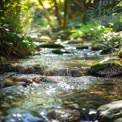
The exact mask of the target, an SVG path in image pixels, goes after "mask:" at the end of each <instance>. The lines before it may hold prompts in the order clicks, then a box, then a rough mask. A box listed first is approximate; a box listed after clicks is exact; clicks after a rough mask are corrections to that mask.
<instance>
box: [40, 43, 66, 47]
mask: <svg viewBox="0 0 122 122" xmlns="http://www.w3.org/2000/svg"><path fill="white" fill-rule="evenodd" d="M40 47H43V48H64V46H63V45H60V44H55V43H49V44H48V43H47V44H42V45H40Z"/></svg>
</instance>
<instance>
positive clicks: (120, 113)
mask: <svg viewBox="0 0 122 122" xmlns="http://www.w3.org/2000/svg"><path fill="white" fill-rule="evenodd" d="M98 120H99V122H122V100H120V101H115V102H111V103H109V104H106V105H102V106H100V107H99V108H98Z"/></svg>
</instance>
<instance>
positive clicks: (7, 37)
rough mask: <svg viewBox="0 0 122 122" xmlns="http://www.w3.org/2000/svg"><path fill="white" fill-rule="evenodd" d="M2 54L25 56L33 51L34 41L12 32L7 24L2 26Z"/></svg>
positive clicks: (0, 44) (0, 37) (0, 27)
mask: <svg viewBox="0 0 122 122" xmlns="http://www.w3.org/2000/svg"><path fill="white" fill-rule="evenodd" d="M0 41H1V43H0V50H1V51H0V55H4V56H10V55H12V56H17V57H24V56H26V55H28V54H30V53H31V52H32V51H33V49H34V48H33V43H32V41H28V40H26V36H22V35H20V34H19V33H15V32H11V31H10V30H9V29H8V28H7V25H1V26H0Z"/></svg>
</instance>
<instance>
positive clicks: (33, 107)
mask: <svg viewBox="0 0 122 122" xmlns="http://www.w3.org/2000/svg"><path fill="white" fill-rule="evenodd" d="M51 50H52V49H50V50H49V49H44V50H42V51H41V52H40V54H38V55H35V56H31V57H29V58H27V59H22V60H19V61H18V62H16V63H17V64H21V65H25V66H26V65H30V66H31V65H41V66H43V67H44V68H47V69H60V68H70V69H71V68H81V67H84V68H87V67H89V66H91V65H93V64H95V63H97V62H98V61H100V60H102V59H103V58H104V57H103V56H100V55H97V54H96V53H95V52H92V53H91V55H90V54H88V55H86V54H85V55H86V56H84V52H83V51H82V50H79V51H77V52H75V53H71V54H62V55H57V54H53V53H52V52H51ZM59 73H60V72H58V73H57V74H55V75H59ZM19 75H20V76H21V75H23V74H19ZM33 75H34V74H33ZM45 75H46V74H45ZM60 75H62V74H60ZM35 76H36V75H35ZM4 77H7V75H6V76H4ZM4 77H3V76H2V77H1V79H2V78H3V79H4ZM27 77H31V74H29V75H27ZM43 77H46V78H47V80H45V81H44V82H40V83H38V84H37V83H32V84H30V85H28V86H25V87H24V86H21V85H19V86H12V87H6V88H3V89H0V121H1V122H2V121H3V122H4V121H5V122H64V121H65V122H68V121H69V122H74V121H75V122H85V121H88V122H90V121H91V122H92V121H95V120H96V121H97V118H96V109H97V108H98V107H99V106H100V105H103V104H106V103H109V102H111V101H115V100H120V99H122V78H102V77H92V76H80V77H71V76H70V75H67V74H66V75H65V76H43ZM53 81H54V82H53ZM55 111H56V112H55ZM91 113H92V114H93V115H94V116H93V117H89V116H90V115H91ZM70 114H71V116H70ZM76 114H77V116H76ZM69 116H70V117H69ZM73 116H74V117H73Z"/></svg>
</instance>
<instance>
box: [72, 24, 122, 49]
mask: <svg viewBox="0 0 122 122" xmlns="http://www.w3.org/2000/svg"><path fill="white" fill-rule="evenodd" d="M70 37H71V38H79V37H80V38H82V39H84V40H85V41H91V42H92V44H93V45H101V46H103V48H106V47H107V48H116V47H119V46H120V42H121V41H122V37H121V34H120V33H115V32H112V28H107V27H104V26H101V25H97V26H96V25H91V24H88V25H83V24H81V25H80V27H79V28H78V29H72V30H71V36H70Z"/></svg>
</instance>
